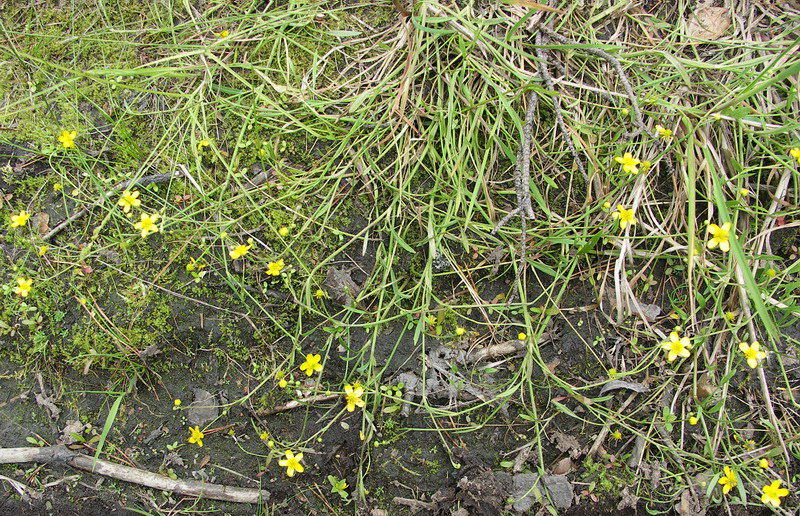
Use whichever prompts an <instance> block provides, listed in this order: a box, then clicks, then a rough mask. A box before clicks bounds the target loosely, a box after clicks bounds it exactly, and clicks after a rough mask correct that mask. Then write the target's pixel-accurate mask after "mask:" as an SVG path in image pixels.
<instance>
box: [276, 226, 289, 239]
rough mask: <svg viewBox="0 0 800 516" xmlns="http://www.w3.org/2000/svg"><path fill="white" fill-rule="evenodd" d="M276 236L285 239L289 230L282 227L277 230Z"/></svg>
mask: <svg viewBox="0 0 800 516" xmlns="http://www.w3.org/2000/svg"><path fill="white" fill-rule="evenodd" d="M278 234H279V235H280V236H282V237H287V236H289V228H287V227H286V226H283V227H282V228H280V229H279V230H278Z"/></svg>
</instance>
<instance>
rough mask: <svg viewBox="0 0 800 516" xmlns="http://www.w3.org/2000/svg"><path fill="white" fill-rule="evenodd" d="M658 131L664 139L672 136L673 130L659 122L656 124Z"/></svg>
mask: <svg viewBox="0 0 800 516" xmlns="http://www.w3.org/2000/svg"><path fill="white" fill-rule="evenodd" d="M656 132H657V133H658V136H659V138H661V139H662V140H669V139H670V138H672V131H671V130H669V129H667V128H665V127H661V126H660V125H658V124H656Z"/></svg>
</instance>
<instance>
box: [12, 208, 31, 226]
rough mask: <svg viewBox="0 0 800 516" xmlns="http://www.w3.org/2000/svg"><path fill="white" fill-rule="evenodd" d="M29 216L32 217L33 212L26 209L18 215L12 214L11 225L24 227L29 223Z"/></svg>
mask: <svg viewBox="0 0 800 516" xmlns="http://www.w3.org/2000/svg"><path fill="white" fill-rule="evenodd" d="M29 218H31V214H30V213H28V212H27V211H25V210H21V211H20V212H19V214H18V215H11V225H10V227H12V228H19V227H22V226H24V225H25V224H27V223H28V219H29Z"/></svg>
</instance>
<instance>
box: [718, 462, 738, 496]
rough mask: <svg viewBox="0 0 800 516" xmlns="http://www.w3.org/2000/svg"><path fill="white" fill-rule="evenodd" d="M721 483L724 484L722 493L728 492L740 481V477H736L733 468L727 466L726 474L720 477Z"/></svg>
mask: <svg viewBox="0 0 800 516" xmlns="http://www.w3.org/2000/svg"><path fill="white" fill-rule="evenodd" d="M719 483H720V485H721V486H722V494H728V491H730V490H731V489H733V488H734V487H736V484H738V483H739V479H738V478H736V473H735V472H734V471H733V470H732V469H731V468H729V467H728V466H725V476H724V477H722V478H720V479H719Z"/></svg>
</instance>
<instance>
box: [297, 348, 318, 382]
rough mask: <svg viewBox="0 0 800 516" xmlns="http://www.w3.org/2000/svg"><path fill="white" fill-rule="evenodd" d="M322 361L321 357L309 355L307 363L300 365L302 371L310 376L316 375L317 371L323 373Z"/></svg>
mask: <svg viewBox="0 0 800 516" xmlns="http://www.w3.org/2000/svg"><path fill="white" fill-rule="evenodd" d="M320 360H322V357H321V356H319V355H313V354H310V353H309V354H308V355H306V361H305V362H303V363H302V364H300V370H301V371H305V372H306V374H307V375H308V376H311V375H312V374H314V372H315V371H322V364H320V363H319V361H320Z"/></svg>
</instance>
